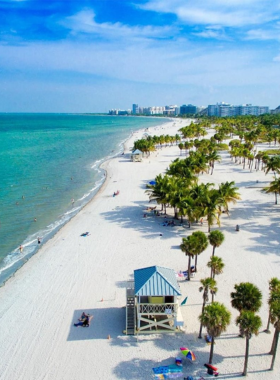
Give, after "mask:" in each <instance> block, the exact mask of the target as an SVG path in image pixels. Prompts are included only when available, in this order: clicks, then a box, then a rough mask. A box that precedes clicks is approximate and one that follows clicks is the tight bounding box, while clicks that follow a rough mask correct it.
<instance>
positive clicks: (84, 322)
mask: <svg viewBox="0 0 280 380" xmlns="http://www.w3.org/2000/svg"><path fill="white" fill-rule="evenodd" d="M74 326H75V327H77V326H82V327H89V316H88V315H86V316H85V318H84V319H83V321H81V320H80V321H79V322H78V323H74Z"/></svg>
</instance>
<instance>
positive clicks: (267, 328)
mask: <svg viewBox="0 0 280 380" xmlns="http://www.w3.org/2000/svg"><path fill="white" fill-rule="evenodd" d="M269 325H270V312H269V314H268V320H267V326H266V329H265V330H264V332H266V333H268V334H270V330H269Z"/></svg>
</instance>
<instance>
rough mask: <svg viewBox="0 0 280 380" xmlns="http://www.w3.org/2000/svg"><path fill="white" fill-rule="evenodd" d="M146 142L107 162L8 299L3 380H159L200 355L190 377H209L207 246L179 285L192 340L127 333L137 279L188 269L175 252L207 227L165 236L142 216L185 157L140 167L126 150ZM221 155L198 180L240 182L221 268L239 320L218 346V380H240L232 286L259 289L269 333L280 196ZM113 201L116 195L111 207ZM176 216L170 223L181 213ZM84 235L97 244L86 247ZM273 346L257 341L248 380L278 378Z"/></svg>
mask: <svg viewBox="0 0 280 380" xmlns="http://www.w3.org/2000/svg"><path fill="white" fill-rule="evenodd" d="M185 125H186V121H182V122H181V121H180V120H177V121H176V122H173V121H172V122H170V123H168V124H164V125H162V126H159V127H156V128H154V129H152V128H150V133H151V134H152V135H153V134H159V135H160V134H170V135H171V134H176V133H177V131H178V129H179V128H180V127H182V126H185ZM142 135H143V131H138V132H136V133H134V135H133V136H132V138H131V139H129V140H128V141H127V142H126V144H125V154H124V155H121V156H119V157H116V158H114V159H112V160H110V161H108V162H106V163H105V165H104V167H105V168H106V170H107V180H106V182H105V183H104V185H103V187H102V189H101V190H100V191H99V193H98V194H97V196H96V197H95V198H94V199H93V200H92V201H91V202H90V203H89V204H88V205H87V206H86V207H85V208H84V209H83V210H82V211H81V212H80V213H79V214H78V215H76V216H75V217H74V218H73V219H72V220H71V221H70V222H69V223H68V224H67V225H65V226H64V227H63V228H62V229H61V230H60V231H59V232H58V233H57V234H56V235H55V236H54V237H53V238H52V239H51V240H49V241H48V242H46V243H45V244H43V246H42V247H41V249H40V250H39V252H38V253H37V254H36V255H34V256H33V257H32V258H31V259H30V260H29V261H28V262H27V263H26V264H25V265H24V266H23V267H22V268H21V269H20V270H19V271H18V272H17V273H16V274H15V275H14V276H13V277H12V278H11V279H9V280H8V281H7V283H6V284H5V286H3V287H2V288H0V299H1V302H0V316H1V322H0V324H1V334H0V368H1V370H0V378H1V379H5V380H15V379H18V380H20V379H22V380H43V379H44V380H51V379H56V380H64V379H65V380H69V379H70V380H80V379H83V380H89V379H98V380H99V379H100V380H101V379H102V380H103V379H104V380H105V379H125V380H128V379H132V380H134V379H135V380H136V379H139V380H140V379H151V378H152V368H153V367H157V366H160V365H168V364H173V363H174V358H175V357H176V356H177V355H178V354H179V352H180V347H182V346H187V347H188V348H190V349H192V350H193V351H194V352H195V354H196V356H197V361H196V362H195V363H190V362H187V361H186V360H184V361H183V373H184V375H185V377H187V375H193V376H204V377H205V378H208V376H207V375H206V369H205V368H204V367H203V364H204V363H206V362H208V358H209V350H210V347H209V346H208V345H207V344H206V342H205V340H204V339H201V340H200V339H198V338H197V337H198V330H199V322H198V316H199V314H200V313H201V307H202V294H201V293H200V292H199V291H198V288H199V286H200V279H202V278H205V277H208V276H209V268H207V267H206V263H207V262H208V261H209V257H210V255H211V252H212V247H211V246H209V247H208V248H207V250H206V251H205V252H203V253H202V254H201V255H200V257H199V260H198V273H197V274H196V276H195V277H194V278H192V280H191V281H190V282H188V281H182V280H179V284H180V288H181V292H182V300H183V298H184V297H186V296H188V302H187V304H186V306H183V307H182V308H181V311H182V315H183V318H184V322H185V332H183V333H177V334H173V333H171V334H148V335H139V337H138V338H137V337H136V336H126V335H124V334H123V330H124V329H125V308H124V306H125V304H126V293H125V291H126V284H127V281H128V280H131V279H132V278H133V271H134V269H138V268H143V267H148V266H152V265H160V266H164V267H168V268H172V269H174V270H175V271H180V270H185V269H186V268H187V257H186V256H185V255H184V254H183V252H182V251H181V250H180V248H179V245H180V243H181V240H182V237H186V236H187V235H188V234H190V233H192V232H193V231H195V230H201V231H203V232H205V233H207V224H206V223H204V225H203V226H201V225H200V224H197V225H196V224H195V225H193V226H192V228H191V229H188V228H185V227H184V226H180V225H179V223H178V225H176V226H175V227H163V226H162V225H161V224H160V222H161V220H162V218H161V217H156V216H152V215H151V216H148V217H147V218H143V210H144V209H145V208H146V207H147V206H149V199H148V196H147V194H145V187H146V184H147V183H148V182H149V181H151V180H152V179H154V178H155V176H156V175H157V174H159V173H163V172H164V171H165V169H166V168H167V166H168V165H169V163H170V162H171V161H172V160H174V159H175V158H177V157H179V155H180V151H179V149H178V147H177V146H173V147H167V148H163V149H161V150H158V151H157V152H155V153H153V154H152V155H151V156H150V157H149V158H145V159H144V160H143V162H141V163H133V162H131V161H130V148H131V147H132V145H133V140H134V139H138V138H141V137H142ZM221 155H222V162H221V163H217V164H215V170H214V173H213V175H208V174H205V175H203V176H200V179H201V180H202V181H203V182H213V183H217V184H218V183H221V182H225V181H235V183H236V185H237V186H238V187H239V189H240V194H241V197H242V199H241V200H240V201H238V202H237V204H236V205H234V206H233V205H231V206H230V216H229V217H228V216H227V215H223V216H222V218H221V231H222V232H223V233H224V234H225V241H224V243H223V244H222V245H221V247H219V248H217V249H216V255H218V256H221V257H222V258H223V260H224V262H225V269H224V272H223V274H221V275H219V276H218V277H217V282H218V289H219V290H218V293H217V297H216V300H217V301H219V302H222V303H224V304H225V305H226V306H227V308H228V309H229V310H230V311H231V312H232V322H231V325H230V326H229V328H228V330H227V331H226V332H225V333H224V334H222V336H221V337H220V338H218V339H217V340H216V344H215V348H214V359H213V364H214V365H216V366H217V367H218V368H219V372H220V376H219V378H221V379H227V378H241V377H242V376H241V373H242V370H243V365H244V353H245V340H244V339H242V338H239V337H238V327H237V326H236V325H235V318H236V316H237V311H236V310H234V309H233V308H232V307H231V304H230V292H232V291H233V287H234V284H236V283H240V282H246V281H249V282H253V283H254V284H255V285H257V286H258V287H259V288H260V289H261V291H262V292H263V306H262V308H261V311H260V313H259V315H260V316H261V318H262V322H263V328H262V330H264V329H265V327H266V322H267V317H268V307H267V298H268V281H269V279H270V278H271V277H273V276H274V277H280V249H279V240H280V237H279V236H280V235H279V226H280V212H279V211H280V210H279V207H280V206H279V205H278V206H277V205H274V195H272V194H271V195H266V194H263V193H261V191H260V190H261V188H262V187H263V186H266V185H267V184H268V183H269V181H271V180H272V175H271V174H268V175H267V176H265V174H264V173H263V172H261V171H259V172H256V171H253V172H252V173H250V172H249V170H248V169H247V168H246V169H244V170H243V169H242V165H237V164H235V163H233V162H232V161H231V160H230V157H229V154H228V153H226V152H223V153H222V154H221ZM257 181H258V182H257ZM117 190H119V191H120V194H119V195H118V196H116V197H113V196H112V195H113V193H114V191H117ZM158 209H160V207H159V206H158ZM169 212H170V217H171V216H173V210H171V209H170V210H169ZM236 224H239V226H240V231H239V232H236V231H235V226H236ZM214 228H218V227H217V226H214ZM85 231H89V232H90V235H89V236H87V237H81V236H80V235H81V234H82V233H83V232H85ZM160 234H162V236H160ZM83 311H85V312H87V313H90V314H92V315H93V320H92V321H91V324H90V326H89V327H88V328H80V327H74V326H73V324H74V323H75V322H76V321H77V319H78V318H79V316H80V315H81V313H82V312H83ZM271 329H272V330H274V329H273V327H272V328H271ZM272 336H273V334H266V333H264V332H261V333H260V334H259V336H257V337H255V336H254V337H253V338H252V339H251V341H250V357H249V366H248V378H250V379H256V380H259V379H279V374H280V352H278V357H277V358H276V362H275V369H274V371H273V372H271V371H267V369H268V368H269V367H270V363H271V356H270V355H267V352H268V351H269V350H270V346H271V342H272ZM108 338H110V339H108ZM278 351H279V349H278Z"/></svg>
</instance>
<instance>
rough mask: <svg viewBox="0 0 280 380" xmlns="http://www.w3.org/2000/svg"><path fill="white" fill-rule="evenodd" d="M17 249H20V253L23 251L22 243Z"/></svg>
mask: <svg viewBox="0 0 280 380" xmlns="http://www.w3.org/2000/svg"><path fill="white" fill-rule="evenodd" d="M19 251H20V253H21V252H22V251H23V246H22V245H20V246H19Z"/></svg>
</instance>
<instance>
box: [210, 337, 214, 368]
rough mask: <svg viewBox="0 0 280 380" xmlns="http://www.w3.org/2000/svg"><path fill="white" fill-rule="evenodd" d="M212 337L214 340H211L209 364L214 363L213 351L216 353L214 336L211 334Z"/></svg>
mask: <svg viewBox="0 0 280 380" xmlns="http://www.w3.org/2000/svg"><path fill="white" fill-rule="evenodd" d="M211 338H212V340H211V348H210V356H209V364H212V360H213V353H214V337H213V336H211Z"/></svg>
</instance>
